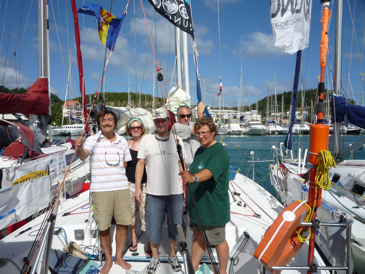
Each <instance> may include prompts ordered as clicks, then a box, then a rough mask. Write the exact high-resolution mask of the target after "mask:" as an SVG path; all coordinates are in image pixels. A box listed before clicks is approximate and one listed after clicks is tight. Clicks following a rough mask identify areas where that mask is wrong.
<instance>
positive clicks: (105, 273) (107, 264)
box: [100, 261, 113, 274]
mask: <svg viewBox="0 0 365 274" xmlns="http://www.w3.org/2000/svg"><path fill="white" fill-rule="evenodd" d="M112 266H113V261H106V262H105V264H104V266H103V267H102V268H101V269H100V274H108V273H109V271H110V269H111V268H112Z"/></svg>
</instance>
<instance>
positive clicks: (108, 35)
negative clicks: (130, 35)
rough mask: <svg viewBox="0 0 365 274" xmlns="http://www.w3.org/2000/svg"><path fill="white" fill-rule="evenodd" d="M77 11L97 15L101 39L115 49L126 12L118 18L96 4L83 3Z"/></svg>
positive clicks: (110, 48) (111, 48)
mask: <svg viewBox="0 0 365 274" xmlns="http://www.w3.org/2000/svg"><path fill="white" fill-rule="evenodd" d="M77 12H78V13H84V14H88V15H93V16H95V17H96V21H97V24H98V33H99V37H100V41H101V42H102V43H103V44H104V45H105V46H107V47H108V49H109V50H111V51H113V50H114V46H115V43H116V41H117V37H118V34H119V31H120V27H121V26H122V22H123V19H124V16H125V14H123V16H122V17H121V18H117V17H115V16H113V15H111V14H110V13H109V12H108V11H106V10H105V9H103V8H102V7H101V6H99V5H95V4H86V5H83V6H82V7H81V8H79V10H78V11H77Z"/></svg>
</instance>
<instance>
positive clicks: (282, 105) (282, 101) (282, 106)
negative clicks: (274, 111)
mask: <svg viewBox="0 0 365 274" xmlns="http://www.w3.org/2000/svg"><path fill="white" fill-rule="evenodd" d="M283 120H284V93H283V95H282V96H281V123H283Z"/></svg>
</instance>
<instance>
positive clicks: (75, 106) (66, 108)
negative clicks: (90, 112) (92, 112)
mask: <svg viewBox="0 0 365 274" xmlns="http://www.w3.org/2000/svg"><path fill="white" fill-rule="evenodd" d="M62 115H63V117H64V118H66V117H67V118H69V119H70V120H71V121H82V118H83V115H82V105H81V104H80V102H79V101H76V100H75V101H71V102H70V101H66V102H65V103H64V104H63V105H62ZM70 116H71V118H70Z"/></svg>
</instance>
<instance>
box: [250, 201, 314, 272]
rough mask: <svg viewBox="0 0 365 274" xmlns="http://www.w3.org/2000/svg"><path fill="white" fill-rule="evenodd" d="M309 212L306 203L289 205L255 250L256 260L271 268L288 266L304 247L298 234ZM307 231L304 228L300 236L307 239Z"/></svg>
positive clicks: (296, 202)
mask: <svg viewBox="0 0 365 274" xmlns="http://www.w3.org/2000/svg"><path fill="white" fill-rule="evenodd" d="M309 212H310V208H309V207H308V206H307V205H305V202H300V201H294V202H292V203H291V204H290V205H288V206H287V207H286V208H285V209H284V210H283V211H282V212H281V213H280V215H279V216H278V217H277V218H276V220H275V221H274V223H273V224H272V225H271V226H270V227H269V229H268V230H267V231H266V233H265V235H264V237H263V238H262V240H261V242H260V244H259V245H258V247H257V248H256V250H255V254H254V256H255V258H257V259H258V260H259V261H261V262H262V263H263V264H264V265H265V266H267V267H269V268H271V267H273V266H287V265H288V263H289V262H290V261H291V260H292V259H293V258H294V256H295V254H297V252H298V251H299V249H300V248H301V247H302V245H303V243H302V242H300V241H299V239H298V234H297V232H299V230H300V229H301V228H302V227H301V226H299V224H300V223H301V222H303V221H304V219H305V218H306V216H307V215H308V213H309ZM307 231H308V227H303V229H302V230H301V231H300V235H301V236H302V237H305V236H304V235H303V234H306V233H307ZM271 273H280V271H271Z"/></svg>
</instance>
